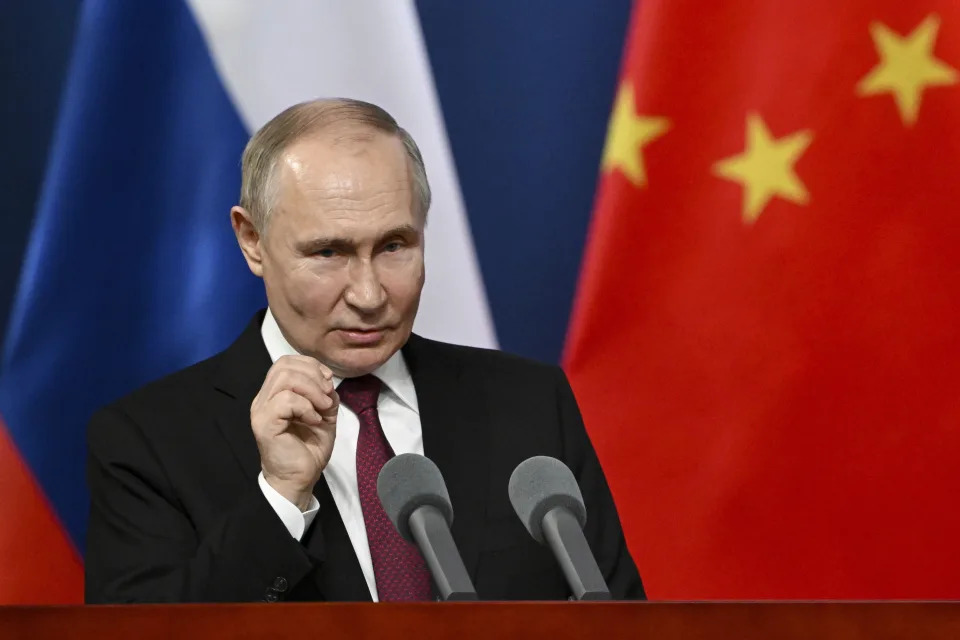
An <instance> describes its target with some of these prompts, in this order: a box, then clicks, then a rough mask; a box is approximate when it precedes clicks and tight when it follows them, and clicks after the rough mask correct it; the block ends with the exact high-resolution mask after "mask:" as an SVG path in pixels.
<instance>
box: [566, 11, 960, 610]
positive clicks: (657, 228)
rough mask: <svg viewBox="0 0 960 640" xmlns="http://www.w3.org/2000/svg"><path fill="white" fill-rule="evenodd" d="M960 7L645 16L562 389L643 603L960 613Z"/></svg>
mask: <svg viewBox="0 0 960 640" xmlns="http://www.w3.org/2000/svg"><path fill="white" fill-rule="evenodd" d="M958 69H960V4H958V3H957V2H956V0H943V1H930V0H918V1H917V2H904V1H903V0H883V1H881V0H872V1H866V0H847V1H844V2H838V1H837V0H776V1H773V0H724V1H717V2H702V1H697V0H643V1H642V2H640V3H639V4H638V5H637V7H636V8H635V10H634V15H633V21H632V25H631V29H630V33H629V37H628V45H627V49H626V53H625V59H624V63H623V70H622V74H621V79H620V84H619V89H618V91H617V96H616V100H615V106H614V110H613V114H612V117H611V120H610V130H609V134H608V138H607V143H606V147H605V151H604V159H603V166H602V176H601V181H600V186H599V193H598V197H597V201H596V210H595V214H594V219H593V223H592V227H591V233H590V238H589V241H588V248H587V251H586V256H585V262H584V267H583V272H582V277H581V283H580V288H579V291H578V295H577V301H576V308H575V312H574V320H573V324H572V327H571V331H570V335H569V339H568V344H567V352H566V356H565V365H566V368H567V371H568V373H569V375H570V378H571V381H572V383H573V385H574V388H575V391H576V394H577V397H578V399H579V401H580V403H581V406H582V409H583V413H584V417H585V420H586V423H587V425H588V428H589V430H590V434H591V437H592V438H593V441H594V443H595V445H596V448H597V450H598V453H599V455H600V458H601V461H602V463H603V465H604V468H605V470H606V472H607V474H608V479H609V481H610V484H611V486H612V489H613V492H614V496H615V498H616V501H617V504H618V507H619V509H620V514H621V517H622V519H623V523H624V527H625V529H626V532H627V537H628V541H629V545H630V549H631V551H632V553H633V555H634V558H635V559H636V561H637V564H638V566H639V568H640V572H641V575H643V576H644V578H645V582H646V583H647V585H648V588H649V592H650V594H651V596H652V597H654V598H667V599H672V598H960V202H958V196H960V186H958V185H960V72H958Z"/></svg>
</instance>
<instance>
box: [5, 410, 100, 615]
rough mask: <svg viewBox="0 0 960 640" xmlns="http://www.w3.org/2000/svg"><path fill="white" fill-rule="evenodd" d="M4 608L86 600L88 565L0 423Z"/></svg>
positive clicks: (72, 602)
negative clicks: (85, 568)
mask: <svg viewBox="0 0 960 640" xmlns="http://www.w3.org/2000/svg"><path fill="white" fill-rule="evenodd" d="M0 505H3V516H4V518H3V524H0V567H2V570H0V605H4V604H75V603H80V602H82V601H83V562H82V560H81V559H80V556H79V554H78V553H77V551H76V549H74V547H73V543H72V542H71V541H70V539H69V537H68V536H67V533H66V531H64V529H63V527H62V526H61V525H60V522H59V521H58V520H57V517H56V515H54V513H53V510H52V508H51V507H50V505H49V504H48V503H47V499H46V497H45V496H44V495H43V493H42V491H41V490H40V488H39V487H38V486H37V483H36V482H35V481H34V479H33V475H32V474H31V473H30V470H29V469H28V468H27V466H26V465H25V464H24V463H23V460H22V459H21V458H20V454H19V453H18V452H17V449H16V447H15V446H14V444H13V442H12V441H11V440H10V436H9V434H8V433H7V429H6V426H5V425H4V424H3V423H2V422H0Z"/></svg>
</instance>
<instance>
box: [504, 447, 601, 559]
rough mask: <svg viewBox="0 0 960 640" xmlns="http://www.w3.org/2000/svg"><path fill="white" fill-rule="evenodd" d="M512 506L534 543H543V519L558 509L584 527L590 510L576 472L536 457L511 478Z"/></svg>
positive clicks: (557, 461)
mask: <svg viewBox="0 0 960 640" xmlns="http://www.w3.org/2000/svg"><path fill="white" fill-rule="evenodd" d="M507 490H508V493H509V495H510V502H512V503H513V509H514V511H516V512H517V515H518V516H520V520H522V521H523V524H524V526H525V527H526V528H527V531H529V532H530V535H531V536H533V539H534V540H536V541H537V542H540V543H542V542H543V516H545V515H546V514H547V513H548V512H549V511H550V510H551V509H553V508H554V507H566V508H567V509H569V510H570V512H571V513H572V514H573V515H574V516H575V517H576V518H577V521H578V522H579V523H580V526H581V527H583V525H585V524H586V523H587V508H586V507H585V506H584V504H583V494H581V493H580V487H579V485H577V479H576V478H574V477H573V472H572V471H570V469H569V468H568V467H567V465H565V464H563V463H562V462H560V461H559V460H557V459H556V458H550V457H548V456H534V457H532V458H528V459H527V460H524V461H523V462H521V463H520V464H519V465H517V468H516V469H514V470H513V473H512V474H510V484H509V486H508V489H507Z"/></svg>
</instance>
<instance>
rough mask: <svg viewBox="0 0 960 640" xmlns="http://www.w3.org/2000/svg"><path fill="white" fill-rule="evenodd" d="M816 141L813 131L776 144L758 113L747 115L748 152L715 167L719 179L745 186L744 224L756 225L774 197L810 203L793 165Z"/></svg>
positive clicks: (795, 134) (793, 134)
mask: <svg viewBox="0 0 960 640" xmlns="http://www.w3.org/2000/svg"><path fill="white" fill-rule="evenodd" d="M812 140H813V134H812V133H810V132H809V131H797V132H796V133H792V134H790V135H788V136H785V137H783V138H779V139H777V140H774V138H773V136H771V135H770V130H769V129H767V125H766V124H765V123H764V122H763V118H761V117H760V116H759V115H757V114H755V113H751V114H749V115H747V148H746V150H745V151H744V152H743V153H741V154H739V155H736V156H732V157H730V158H725V159H723V160H721V161H719V162H717V163H716V164H715V165H713V171H714V173H715V174H716V175H718V176H720V177H721V178H726V179H727V180H732V181H734V182H739V183H740V184H742V185H743V188H744V198H743V221H744V222H746V223H747V224H751V223H753V222H754V221H756V219H757V218H759V217H760V214H761V213H762V212H763V209H764V207H766V206H767V203H768V202H770V200H771V198H773V197H774V196H780V197H781V198H783V199H784V200H788V201H790V202H793V203H796V204H806V203H807V200H808V199H809V194H808V193H807V188H806V187H805V186H804V185H803V183H802V182H801V181H800V178H798V177H797V174H796V173H794V171H793V165H794V164H796V162H797V160H799V159H800V156H802V155H803V152H804V151H806V149H807V147H808V146H809V145H810V142H811V141H812Z"/></svg>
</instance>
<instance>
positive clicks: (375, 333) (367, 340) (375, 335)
mask: <svg viewBox="0 0 960 640" xmlns="http://www.w3.org/2000/svg"><path fill="white" fill-rule="evenodd" d="M337 331H338V332H339V333H340V336H341V337H342V338H343V340H344V342H346V343H347V344H353V345H371V344H376V343H378V342H380V341H381V340H382V339H383V335H384V333H385V332H386V330H385V329H382V328H380V329H356V328H351V329H338V330H337Z"/></svg>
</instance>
